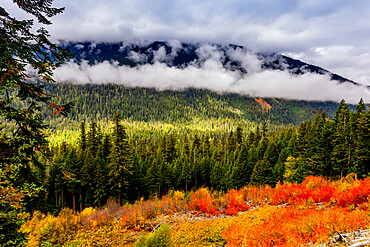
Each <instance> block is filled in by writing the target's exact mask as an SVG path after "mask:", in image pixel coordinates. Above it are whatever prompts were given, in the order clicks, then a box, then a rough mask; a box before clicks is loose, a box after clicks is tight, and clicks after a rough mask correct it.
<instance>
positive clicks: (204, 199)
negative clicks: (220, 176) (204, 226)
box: [189, 188, 218, 215]
mask: <svg viewBox="0 0 370 247" xmlns="http://www.w3.org/2000/svg"><path fill="white" fill-rule="evenodd" d="M189 207H190V208H191V209H192V210H196V211H200V212H203V213H206V214H213V215H218V210H217V208H216V206H215V199H214V198H212V197H211V194H210V192H209V190H208V189H207V188H200V189H198V190H197V191H196V192H191V193H190V201H189Z"/></svg>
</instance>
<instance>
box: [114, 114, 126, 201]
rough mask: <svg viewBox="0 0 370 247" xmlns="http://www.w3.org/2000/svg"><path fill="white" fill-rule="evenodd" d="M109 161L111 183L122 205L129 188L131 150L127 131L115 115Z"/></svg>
mask: <svg viewBox="0 0 370 247" xmlns="http://www.w3.org/2000/svg"><path fill="white" fill-rule="evenodd" d="M109 160H110V163H109V177H110V183H111V185H112V186H113V189H114V190H115V191H116V192H117V194H118V202H119V203H120V204H121V199H122V197H121V196H122V195H123V196H126V193H127V188H128V186H129V176H130V175H131V174H132V163H131V150H130V147H129V145H128V141H127V139H126V131H125V128H124V127H123V125H122V124H121V118H120V116H119V115H118V114H115V116H114V118H113V133H112V149H111V153H110V155H109Z"/></svg>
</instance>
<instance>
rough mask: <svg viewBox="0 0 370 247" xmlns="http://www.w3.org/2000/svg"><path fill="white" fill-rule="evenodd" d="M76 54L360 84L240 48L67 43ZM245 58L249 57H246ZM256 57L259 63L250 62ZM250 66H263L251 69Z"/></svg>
mask: <svg viewBox="0 0 370 247" xmlns="http://www.w3.org/2000/svg"><path fill="white" fill-rule="evenodd" d="M68 45H69V46H70V47H71V50H72V52H73V53H74V54H75V55H74V59H75V61H77V62H79V63H81V61H82V60H87V61H88V63H89V64H90V65H93V64H96V63H101V62H103V61H110V62H113V61H116V62H118V65H126V66H130V67H135V66H138V65H143V64H154V63H155V62H161V63H165V64H166V65H167V66H174V67H177V68H184V67H186V66H188V65H192V66H198V67H199V66H201V65H202V63H204V62H205V60H207V59H210V58H211V59H214V60H217V61H219V62H220V63H222V65H223V67H224V68H225V69H227V70H231V71H240V72H241V73H242V74H247V73H250V72H251V70H259V69H261V70H287V71H289V72H290V73H291V74H295V75H299V74H304V73H316V74H321V75H322V74H328V75H329V76H330V78H331V80H335V81H338V82H340V83H343V82H349V83H353V84H357V83H356V82H354V81H351V80H349V79H347V78H344V77H342V76H340V75H337V74H334V73H331V72H329V71H328V70H325V69H323V68H321V67H318V66H314V65H310V64H307V63H305V62H302V61H300V60H296V59H293V58H290V57H287V56H284V55H279V54H276V53H272V54H263V53H253V52H252V51H251V50H249V49H247V48H246V47H243V46H238V45H214V44H187V43H180V42H178V41H169V42H164V41H156V42H152V43H149V42H146V43H141V44H140V43H137V44H125V43H91V42H83V43H82V42H80V43H68ZM244 56H246V57H244ZM251 56H255V59H257V60H259V61H247V60H246V59H251ZM248 62H252V63H256V62H259V63H260V64H259V65H257V66H255V67H254V68H252V67H251V66H250V64H249V63H248Z"/></svg>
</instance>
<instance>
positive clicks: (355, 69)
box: [2, 0, 370, 85]
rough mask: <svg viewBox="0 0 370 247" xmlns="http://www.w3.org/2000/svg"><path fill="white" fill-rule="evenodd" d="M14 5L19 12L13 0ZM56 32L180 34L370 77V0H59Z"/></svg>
mask: <svg viewBox="0 0 370 247" xmlns="http://www.w3.org/2000/svg"><path fill="white" fill-rule="evenodd" d="M2 2H4V3H5V4H3V3H2V6H4V7H5V8H6V9H7V10H8V12H10V13H11V14H12V15H15V16H20V15H21V14H20V11H19V10H18V9H17V8H16V7H14V4H13V3H12V1H11V0H2ZM54 6H56V7H61V6H64V7H65V8H66V9H65V11H64V13H63V14H61V15H58V16H56V17H54V18H52V21H53V25H52V26H50V27H48V30H49V31H50V33H51V35H52V39H54V40H57V39H61V40H72V41H86V40H91V41H97V42H99V41H114V42H115V41H131V40H150V41H153V40H179V41H182V42H210V43H223V44H229V43H233V44H240V45H245V46H247V47H249V48H251V49H253V50H255V51H269V52H277V53H282V54H285V55H289V56H291V57H293V58H297V59H301V60H303V61H305V62H308V63H312V64H314V65H318V66H321V67H324V68H326V69H328V70H330V71H331V72H334V73H337V74H340V75H342V76H344V77H346V78H349V79H351V80H354V81H357V82H359V83H362V84H365V85H370V21H369V20H370V1H369V0H346V1H344V0H320V1H319V0H223V1H221V0H164V1H161V0H157V1H153V0H68V1H67V0H56V1H55V2H54Z"/></svg>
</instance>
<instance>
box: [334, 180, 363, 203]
mask: <svg viewBox="0 0 370 247" xmlns="http://www.w3.org/2000/svg"><path fill="white" fill-rule="evenodd" d="M368 199H370V178H365V179H363V180H356V181H354V182H353V187H352V188H349V189H347V190H346V191H344V192H343V193H342V194H341V195H340V197H339V198H338V199H337V203H338V206H340V207H348V206H350V205H353V206H358V205H361V204H363V203H367V202H368Z"/></svg>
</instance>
